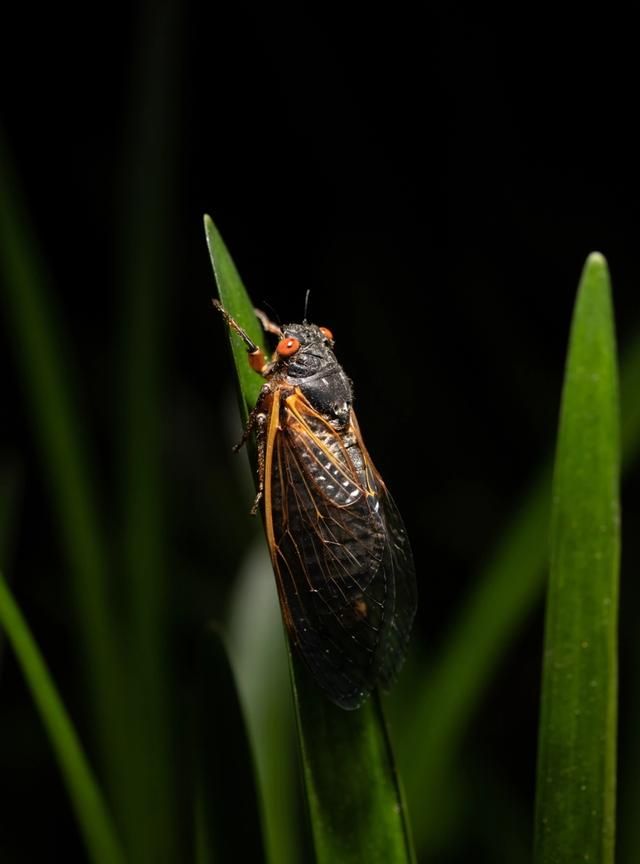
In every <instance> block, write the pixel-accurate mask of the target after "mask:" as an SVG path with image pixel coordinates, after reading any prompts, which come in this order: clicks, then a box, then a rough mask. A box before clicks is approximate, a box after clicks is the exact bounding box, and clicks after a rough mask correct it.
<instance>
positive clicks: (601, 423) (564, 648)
mask: <svg viewBox="0 0 640 864" xmlns="http://www.w3.org/2000/svg"><path fill="white" fill-rule="evenodd" d="M619 437H620V436H619V421H618V383H617V369H616V348H615V335H614V325H613V311H612V305H611V292H610V285H609V276H608V272H607V266H606V262H605V260H604V258H603V257H602V256H601V255H598V254H593V255H591V256H590V257H589V258H588V260H587V263H586V265H585V269H584V271H583V275H582V279H581V282H580V287H579V289H578V298H577V301H576V307H575V311H574V317H573V323H572V330H571V338H570V345H569V355H568V359H567V367H566V374H565V384H564V389H563V396H562V407H561V413H560V429H559V435H558V446H557V453H556V463H555V472H554V482H553V503H552V516H551V569H550V577H549V587H548V593H547V613H546V626H545V656H544V670H543V689H542V707H541V719H540V731H539V735H540V737H539V751H538V781H537V802H536V854H535V860H536V862H537V864H550V862H565V861H566V862H569V861H577V860H588V861H591V862H602V864H612V862H613V860H614V836H615V759H616V719H617V610H618V571H619V559H620V537H619V534H620V517H619V488H618V487H619V474H620V444H619Z"/></svg>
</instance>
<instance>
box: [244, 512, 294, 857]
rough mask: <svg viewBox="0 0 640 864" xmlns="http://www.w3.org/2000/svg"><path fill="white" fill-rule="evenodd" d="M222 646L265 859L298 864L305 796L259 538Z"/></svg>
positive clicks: (275, 606)
mask: <svg viewBox="0 0 640 864" xmlns="http://www.w3.org/2000/svg"><path fill="white" fill-rule="evenodd" d="M249 503H250V502H249V500H247V514H248V509H249ZM228 644H229V655H230V658H231V662H232V665H233V670H234V673H235V676H236V680H237V682H238V690H239V691H240V695H241V697H242V705H243V708H244V711H245V716H246V720H247V726H248V729H249V732H250V735H251V740H252V744H253V748H254V752H255V756H256V765H257V769H258V777H259V779H260V788H261V790H262V795H261V800H262V811H263V813H264V818H263V824H264V831H265V843H266V847H267V852H268V859H269V861H270V862H272V864H298V862H299V861H301V860H304V858H305V853H304V851H303V849H302V841H303V832H304V828H305V827H306V823H305V820H304V819H302V820H301V819H300V818H299V814H300V813H302V810H303V807H304V804H303V803H302V802H303V801H304V798H303V787H302V778H301V776H300V771H299V770H298V768H299V766H298V762H297V759H296V756H297V754H296V732H295V716H294V711H293V700H292V698H291V685H290V681H289V671H288V657H287V648H286V645H285V640H284V639H283V633H282V615H281V613H280V604H279V603H278V597H277V592H276V586H275V580H274V578H273V571H272V569H271V560H270V558H269V554H268V552H267V549H266V545H265V543H264V541H263V540H262V539H261V538H257V539H256V541H253V542H252V545H251V548H250V549H249V551H248V554H247V555H246V556H245V559H244V562H243V564H242V568H241V569H240V571H239V573H238V575H237V577H236V579H235V581H234V590H233V594H232V597H231V602H230V610H229V643H228ZM274 789H277V794H273V793H272V792H271V790H274ZM304 839H306V838H304Z"/></svg>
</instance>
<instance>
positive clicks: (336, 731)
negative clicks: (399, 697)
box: [292, 656, 414, 864]
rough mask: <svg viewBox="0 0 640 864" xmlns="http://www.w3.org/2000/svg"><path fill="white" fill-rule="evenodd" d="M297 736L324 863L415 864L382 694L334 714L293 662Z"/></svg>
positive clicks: (320, 859)
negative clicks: (393, 863)
mask: <svg viewBox="0 0 640 864" xmlns="http://www.w3.org/2000/svg"><path fill="white" fill-rule="evenodd" d="M292 661H293V662H292V678H293V680H294V693H295V705H296V712H297V718H298V734H299V738H300V748H301V751H302V765H303V771H304V779H305V788H306V792H307V803H308V806H309V813H310V818H311V831H312V835H313V844H314V848H315V853H316V860H317V861H318V864H331V862H340V864H359V862H361V861H385V862H412V861H414V855H413V851H412V845H411V838H410V835H409V829H408V820H407V815H406V808H405V806H404V801H403V798H402V793H401V789H400V784H399V780H398V777H397V774H396V769H395V764H394V759H393V753H392V750H391V744H390V740H389V736H388V732H387V728H386V723H385V718H384V714H383V711H382V705H381V702H380V698H379V695H378V694H377V693H374V695H373V697H372V698H371V699H370V700H369V701H368V702H366V703H365V704H364V705H363V706H362V707H361V708H359V709H358V710H357V711H343V710H342V709H340V708H338V707H336V706H335V705H333V704H332V703H331V702H329V700H328V699H326V698H325V697H324V696H323V694H322V693H320V692H319V691H318V688H317V687H316V686H315V684H314V683H313V682H312V681H311V680H310V678H309V674H308V673H307V671H306V669H305V668H304V667H303V666H302V664H301V663H300V661H299V660H298V659H297V658H296V657H295V656H294V657H292Z"/></svg>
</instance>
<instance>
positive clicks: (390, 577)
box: [352, 415, 418, 690]
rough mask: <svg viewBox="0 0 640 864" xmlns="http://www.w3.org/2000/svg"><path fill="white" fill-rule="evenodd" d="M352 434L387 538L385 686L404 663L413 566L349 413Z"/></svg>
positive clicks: (414, 596)
mask: <svg viewBox="0 0 640 864" xmlns="http://www.w3.org/2000/svg"><path fill="white" fill-rule="evenodd" d="M352 424H353V428H354V434H355V437H356V441H357V442H358V446H359V449H360V451H361V452H362V455H363V459H364V466H365V472H366V476H367V485H368V486H369V488H371V489H372V490H374V491H375V496H376V500H377V501H378V502H379V504H380V507H379V511H380V513H381V515H382V521H383V526H384V529H383V530H384V534H385V538H386V542H385V547H384V553H383V557H382V564H381V568H382V570H383V571H384V578H385V581H386V583H387V585H388V586H389V593H390V595H392V596H393V602H392V603H391V602H390V604H389V606H390V609H391V615H390V616H388V617H387V620H386V622H385V628H384V633H383V638H382V643H381V647H380V658H379V673H378V677H379V683H380V685H381V686H382V687H383V688H384V689H385V690H388V689H389V688H390V687H391V685H392V684H393V682H394V681H395V679H396V677H397V675H398V673H399V671H400V669H401V668H402V665H403V663H404V660H405V657H406V653H407V645H408V642H409V637H410V635H411V629H412V627H413V621H414V618H415V615H416V609H417V602H418V591H417V585H416V570H415V564H414V560H413V553H412V551H411V545H410V543H409V537H408V535H407V530H406V528H405V525H404V521H403V519H402V516H401V515H400V511H399V510H398V508H397V506H396V503H395V501H394V500H393V498H392V497H391V495H390V493H389V491H388V490H387V487H386V485H385V483H384V481H383V480H382V477H381V476H380V474H379V473H378V471H377V470H376V468H375V466H374V464H373V462H372V460H371V457H370V456H369V453H368V451H367V448H366V447H365V444H364V441H363V440H362V435H361V433H360V428H359V426H358V421H357V419H356V417H355V415H352Z"/></svg>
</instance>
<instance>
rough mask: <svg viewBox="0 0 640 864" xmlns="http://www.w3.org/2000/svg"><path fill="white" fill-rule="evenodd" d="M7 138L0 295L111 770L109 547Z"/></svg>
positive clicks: (114, 645)
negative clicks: (0, 286) (48, 491)
mask: <svg viewBox="0 0 640 864" xmlns="http://www.w3.org/2000/svg"><path fill="white" fill-rule="evenodd" d="M3 145H4V142H3V140H2V139H1V137H0V188H1V189H2V195H0V273H1V274H2V276H3V291H2V297H3V301H4V303H5V305H6V309H7V319H8V322H9V326H8V329H9V331H10V332H11V334H12V336H13V337H14V339H15V348H16V354H17V356H18V366H19V367H20V369H21V372H22V375H23V378H24V386H25V392H26V394H27V398H28V399H29V401H30V407H31V413H32V417H33V426H34V429H35V438H36V443H37V444H38V445H39V448H40V451H41V458H42V464H43V467H44V471H45V474H46V475H47V479H48V481H49V486H50V489H51V494H52V498H53V503H54V509H55V512H56V515H57V517H58V520H59V524H60V530H61V535H62V542H63V545H64V548H65V550H66V555H67V559H68V562H69V570H70V575H71V590H72V597H73V600H74V602H75V607H76V616H77V621H78V628H79V632H80V637H81V639H82V643H83V651H82V654H83V656H84V657H85V658H86V659H85V665H84V674H85V676H86V681H87V685H88V688H89V693H90V697H91V705H92V709H93V715H94V719H95V726H96V728H97V730H98V738H99V742H100V745H101V750H102V754H101V755H102V759H103V762H104V764H105V766H106V768H107V770H108V771H109V772H110V775H111V776H113V775H116V774H117V772H118V766H120V767H121V763H122V759H121V758H119V757H118V754H119V753H121V743H120V740H119V733H118V730H119V729H121V728H122V722H121V718H122V700H121V695H122V694H121V688H120V673H119V669H120V668H121V664H120V658H119V650H118V633H117V628H116V626H115V622H114V619H113V616H112V613H111V602H110V601H111V597H110V595H109V590H108V575H107V574H108V565H107V561H108V556H107V550H106V546H105V543H104V538H103V535H102V531H101V527H102V526H101V524H100V518H99V511H98V505H97V501H96V499H95V496H94V491H93V488H92V485H91V480H90V477H91V472H90V468H89V458H88V453H87V449H88V448H87V446H86V441H85V438H84V436H83V434H82V431H83V426H82V423H81V422H80V419H79V416H78V414H77V412H76V401H75V399H74V398H73V395H72V389H73V388H72V386H71V381H72V375H71V368H70V365H69V364H68V363H65V359H66V352H65V350H64V347H65V346H66V345H67V344H68V340H67V339H65V338H64V336H63V330H62V326H61V322H59V321H58V320H57V316H56V315H55V309H54V307H53V304H52V302H51V293H50V288H49V284H48V279H47V274H46V271H45V268H44V266H43V265H42V262H41V261H40V257H39V254H38V248H37V245H36V243H35V241H34V239H33V237H32V236H31V233H30V230H29V225H28V222H27V218H26V215H25V213H24V208H23V204H22V200H21V198H20V195H19V193H18V189H17V187H16V183H15V180H14V177H13V174H12V172H11V166H10V163H9V157H8V154H7V152H6V151H5V148H4V146H3ZM113 784H115V780H114V781H113Z"/></svg>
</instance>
